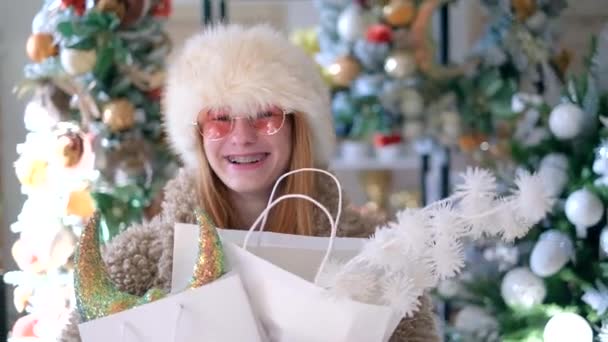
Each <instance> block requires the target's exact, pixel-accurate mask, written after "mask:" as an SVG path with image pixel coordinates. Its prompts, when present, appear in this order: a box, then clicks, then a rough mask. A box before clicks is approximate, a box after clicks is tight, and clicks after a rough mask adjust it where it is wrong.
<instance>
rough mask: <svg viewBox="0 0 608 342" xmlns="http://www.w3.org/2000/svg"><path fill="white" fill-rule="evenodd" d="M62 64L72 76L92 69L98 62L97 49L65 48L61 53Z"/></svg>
mask: <svg viewBox="0 0 608 342" xmlns="http://www.w3.org/2000/svg"><path fill="white" fill-rule="evenodd" d="M60 60H61V66H62V67H63V70H65V71H66V72H67V73H68V74H70V75H72V76H77V75H82V74H86V73H87V72H89V71H92V70H93V68H94V67H95V63H96V62H97V53H96V52H95V50H77V49H63V50H61V53H60Z"/></svg>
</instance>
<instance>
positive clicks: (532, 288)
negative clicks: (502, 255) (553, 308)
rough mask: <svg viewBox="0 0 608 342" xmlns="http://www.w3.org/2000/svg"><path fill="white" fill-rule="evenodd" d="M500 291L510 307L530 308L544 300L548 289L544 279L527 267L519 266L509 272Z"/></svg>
mask: <svg viewBox="0 0 608 342" xmlns="http://www.w3.org/2000/svg"><path fill="white" fill-rule="evenodd" d="M500 293H501V295H502V298H503V299H504V301H505V303H507V305H509V306H510V307H512V308H523V309H530V308H532V307H533V306H535V305H538V304H540V303H542V302H543V300H544V299H545V296H546V295H547V289H546V288H545V283H544V282H543V280H542V279H541V278H539V277H537V276H536V275H535V274H534V273H532V272H531V271H530V270H529V269H528V268H527V267H518V268H514V269H512V270H511V271H509V272H507V274H506V275H505V277H504V278H503V280H502V284H501V287H500Z"/></svg>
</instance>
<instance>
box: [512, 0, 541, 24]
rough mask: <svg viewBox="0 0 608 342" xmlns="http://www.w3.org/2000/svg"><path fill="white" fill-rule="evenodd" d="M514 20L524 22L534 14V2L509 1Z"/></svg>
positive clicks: (527, 0) (531, 0)
mask: <svg viewBox="0 0 608 342" xmlns="http://www.w3.org/2000/svg"><path fill="white" fill-rule="evenodd" d="M511 6H512V8H513V12H514V13H515V18H516V19H517V20H518V21H520V22H524V21H525V20H526V19H528V18H530V17H531V16H532V15H533V14H534V13H535V12H536V0H511Z"/></svg>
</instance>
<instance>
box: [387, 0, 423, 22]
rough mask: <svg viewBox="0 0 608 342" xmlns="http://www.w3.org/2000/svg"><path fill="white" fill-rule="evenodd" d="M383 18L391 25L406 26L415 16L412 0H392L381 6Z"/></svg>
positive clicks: (414, 5) (414, 6)
mask: <svg viewBox="0 0 608 342" xmlns="http://www.w3.org/2000/svg"><path fill="white" fill-rule="evenodd" d="M383 14H384V20H385V21H386V22H387V23H389V24H390V25H393V26H406V25H408V24H410V23H411V22H412V20H413V19H414V17H415V16H416V4H414V2H413V1H412V0H392V1H390V2H389V3H388V4H387V5H386V6H384V8H383Z"/></svg>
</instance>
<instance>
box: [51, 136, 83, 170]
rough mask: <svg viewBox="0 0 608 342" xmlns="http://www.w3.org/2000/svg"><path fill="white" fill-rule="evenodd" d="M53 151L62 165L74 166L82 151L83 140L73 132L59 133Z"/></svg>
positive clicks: (78, 160)
mask: <svg viewBox="0 0 608 342" xmlns="http://www.w3.org/2000/svg"><path fill="white" fill-rule="evenodd" d="M55 151H56V152H57V156H58V157H59V159H60V161H61V163H62V165H63V166H65V167H73V166H76V165H77V164H78V162H80V159H81V158H82V154H83V153H84V142H83V141H82V137H81V136H80V135H79V134H78V133H75V132H69V133H65V134H61V135H59V136H58V137H57V143H56V146H55Z"/></svg>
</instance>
